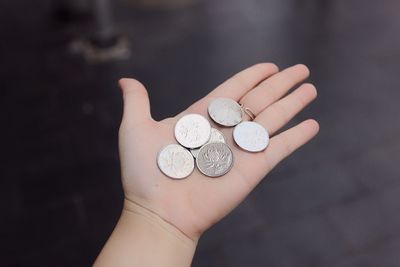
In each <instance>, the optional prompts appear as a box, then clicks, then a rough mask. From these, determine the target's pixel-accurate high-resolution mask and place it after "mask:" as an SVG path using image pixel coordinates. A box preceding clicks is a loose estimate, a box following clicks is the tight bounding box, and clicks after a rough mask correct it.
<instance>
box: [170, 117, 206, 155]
mask: <svg viewBox="0 0 400 267" xmlns="http://www.w3.org/2000/svg"><path fill="white" fill-rule="evenodd" d="M210 135H211V125H210V123H209V122H208V120H207V119H206V118H204V117H203V116H201V115H199V114H188V115H185V116H183V117H182V118H180V119H179V120H178V122H177V123H176V125H175V138H176V140H177V141H178V143H179V144H181V145H182V146H184V147H187V148H196V147H201V146H202V145H204V144H205V143H207V142H208V140H209V139H210Z"/></svg>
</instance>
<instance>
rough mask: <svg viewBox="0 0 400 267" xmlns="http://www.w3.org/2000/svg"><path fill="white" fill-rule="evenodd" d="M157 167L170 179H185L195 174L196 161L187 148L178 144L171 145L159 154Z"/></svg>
mask: <svg viewBox="0 0 400 267" xmlns="http://www.w3.org/2000/svg"><path fill="white" fill-rule="evenodd" d="M157 165H158V168H160V170H161V171H162V172H163V173H164V174H165V175H167V176H168V177H170V178H173V179H183V178H186V177H188V176H189V175H190V174H191V173H192V172H193V170H194V159H193V156H192V154H190V152H189V151H188V150H187V149H186V148H184V147H182V146H180V145H178V144H170V145H167V146H165V147H163V148H162V149H161V150H160V152H159V153H158V156H157Z"/></svg>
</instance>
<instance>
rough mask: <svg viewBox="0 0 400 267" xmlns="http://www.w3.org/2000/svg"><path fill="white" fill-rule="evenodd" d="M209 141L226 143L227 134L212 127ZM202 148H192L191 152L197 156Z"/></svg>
mask: <svg viewBox="0 0 400 267" xmlns="http://www.w3.org/2000/svg"><path fill="white" fill-rule="evenodd" d="M208 143H226V139H225V136H224V135H223V134H222V133H221V132H220V131H218V130H217V129H215V128H211V137H210V140H208V142H207V144H208ZM199 150H200V148H192V149H190V153H192V155H193V157H195V158H197V155H198V154H199Z"/></svg>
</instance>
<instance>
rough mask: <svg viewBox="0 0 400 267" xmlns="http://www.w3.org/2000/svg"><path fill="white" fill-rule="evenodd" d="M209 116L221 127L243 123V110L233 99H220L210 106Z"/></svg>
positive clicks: (212, 102)
mask: <svg viewBox="0 0 400 267" xmlns="http://www.w3.org/2000/svg"><path fill="white" fill-rule="evenodd" d="M208 114H209V115H210V117H211V118H212V119H213V120H214V121H215V122H216V123H218V124H220V125H223V126H235V125H236V124H238V123H240V122H241V121H242V117H243V109H242V107H241V106H240V105H239V104H238V103H237V102H236V101H234V100H233V99H230V98H222V97H220V98H216V99H214V100H213V101H211V103H210V104H209V105H208Z"/></svg>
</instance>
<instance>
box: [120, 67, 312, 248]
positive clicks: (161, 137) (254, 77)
mask: <svg viewBox="0 0 400 267" xmlns="http://www.w3.org/2000/svg"><path fill="white" fill-rule="evenodd" d="M308 76H309V71H308V69H307V67H305V66H304V65H296V66H293V67H290V68H287V69H285V70H283V71H281V72H279V71H278V68H277V67H276V66H275V65H274V64H269V63H263V64H257V65H254V66H252V67H250V68H248V69H245V70H243V71H242V72H240V73H238V74H236V75H235V76H233V77H232V78H230V79H229V80H227V81H226V82H224V83H223V84H221V85H220V86H218V87H217V88H216V89H215V90H213V91H212V92H211V93H209V94H208V95H207V96H205V97H204V98H202V99H200V100H199V101H197V102H196V103H194V104H193V105H192V106H190V107H189V108H188V109H187V110H185V111H183V112H182V113H180V114H178V115H177V116H175V117H173V118H167V119H164V120H162V121H155V120H153V119H152V117H151V114H150V104H149V99H148V95H147V92H146V89H145V88H144V87H143V85H142V84H140V83H139V82H138V81H136V80H133V79H121V81H120V86H121V88H122V92H123V98H124V113H123V120H122V124H121V128H120V135H119V138H120V140H119V144H120V156H121V167H122V179H123V186H124V191H125V197H126V204H125V205H126V206H128V207H129V205H130V204H129V203H131V204H132V203H134V205H139V206H141V207H143V208H145V209H147V210H149V211H151V212H152V213H154V214H157V215H158V216H159V217H160V218H162V219H163V220H164V221H166V222H168V223H169V224H171V225H173V226H174V227H176V228H177V229H178V230H180V231H181V232H183V233H184V234H185V235H186V236H187V237H189V238H190V239H192V240H195V241H196V240H197V239H198V238H199V237H200V235H201V234H202V233H203V232H204V231H205V230H207V229H208V228H209V227H210V226H212V225H213V224H215V223H216V222H218V221H219V220H220V219H221V218H223V217H224V216H225V215H227V214H228V213H229V212H230V211H232V210H233V209H234V208H235V207H236V206H237V205H238V204H239V203H240V202H241V201H242V200H243V199H244V198H245V197H246V196H247V195H248V194H249V193H250V192H251V190H253V188H254V187H255V186H256V185H257V184H258V183H259V182H260V181H261V179H263V177H265V175H266V174H267V173H268V172H269V171H271V170H272V168H274V167H275V165H277V164H278V163H279V162H280V161H281V160H282V159H284V158H285V157H287V156H288V155H290V154H291V153H292V152H293V151H295V150H296V149H297V148H299V147H301V146H302V145H304V144H305V143H307V142H308V141H309V140H310V139H312V138H313V137H314V136H315V135H316V134H317V132H318V130H319V126H318V123H317V122H316V121H314V120H307V121H304V122H302V123H300V124H298V125H296V126H295V127H293V128H291V129H289V130H286V131H285V132H283V133H280V134H277V135H274V134H275V133H276V132H277V131H278V130H279V129H280V128H281V127H282V126H284V125H285V124H286V123H287V122H288V121H289V120H291V119H292V118H293V117H294V116H295V115H296V114H297V113H298V112H299V111H301V110H302V109H303V108H304V107H305V106H307V105H308V104H309V103H310V102H311V101H312V100H314V99H315V97H316V95H317V93H316V89H315V87H314V86H313V85H311V84H303V85H301V86H300V87H298V88H297V89H296V90H294V91H293V92H292V93H290V94H288V95H286V94H287V92H288V91H289V90H290V89H291V88H293V87H294V86H296V85H297V84H299V83H301V82H302V81H304V80H305V79H306V78H307V77H308ZM285 95H286V96H285ZM216 97H228V98H232V99H234V100H236V101H238V102H240V103H242V104H244V106H245V107H249V108H250V109H251V110H252V111H253V113H254V114H255V115H256V118H255V121H256V122H258V123H260V124H261V125H263V126H264V127H265V128H266V129H267V130H268V132H269V134H270V135H271V136H272V137H271V139H270V144H269V146H268V147H267V149H266V150H265V151H263V152H259V153H249V152H245V151H243V150H241V149H239V148H238V147H237V146H236V145H235V144H234V141H233V139H232V131H233V128H223V127H219V126H218V125H216V124H215V123H213V122H212V121H211V119H209V121H210V122H211V123H212V127H215V128H217V129H219V130H220V131H222V132H223V133H224V135H225V137H226V138H227V142H228V144H229V146H230V148H231V149H232V152H233V155H234V164H233V167H232V169H231V170H230V172H228V173H227V174H225V175H224V176H221V177H219V178H209V177H206V176H204V175H203V174H201V173H200V172H199V171H198V170H197V169H195V170H194V172H193V173H192V174H191V175H190V176H189V177H188V178H186V179H184V180H172V179H170V178H167V177H166V176H165V175H164V174H162V173H161V171H160V170H159V169H158V167H157V164H156V157H157V153H158V152H159V151H160V149H161V148H162V147H164V146H165V145H168V144H173V143H177V142H176V140H175V138H174V127H175V123H176V122H177V120H178V119H179V118H180V117H182V116H183V115H185V114H188V113H198V114H201V115H203V116H205V117H207V118H208V115H207V107H208V104H209V103H210V101H211V100H213V99H214V98H216ZM128 209H129V208H128Z"/></svg>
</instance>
